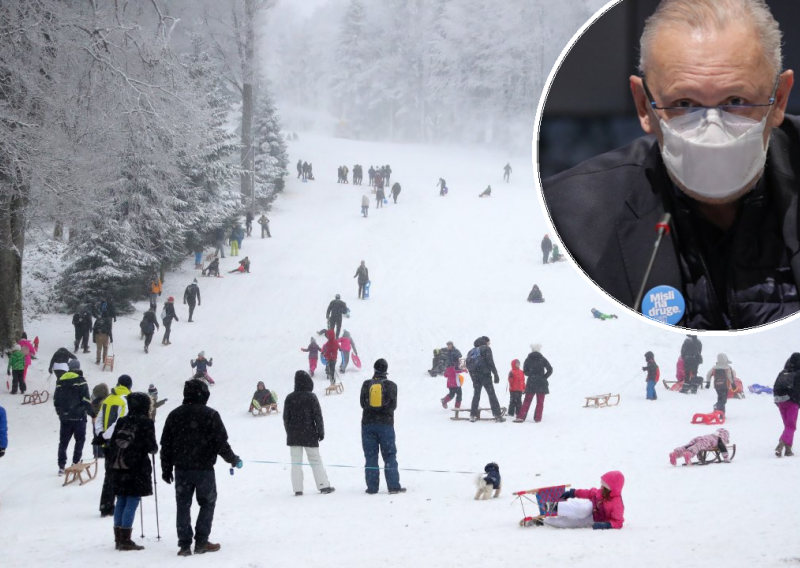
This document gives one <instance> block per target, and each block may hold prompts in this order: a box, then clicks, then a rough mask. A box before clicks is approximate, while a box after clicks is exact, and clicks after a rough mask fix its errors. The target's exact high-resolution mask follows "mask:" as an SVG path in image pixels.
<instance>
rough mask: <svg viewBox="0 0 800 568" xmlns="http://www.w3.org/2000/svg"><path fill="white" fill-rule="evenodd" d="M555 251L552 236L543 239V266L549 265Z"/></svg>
mask: <svg viewBox="0 0 800 568" xmlns="http://www.w3.org/2000/svg"><path fill="white" fill-rule="evenodd" d="M552 250H553V242H552V241H551V240H550V235H545V236H544V238H543V239H542V264H547V263H548V261H549V260H550V252H551V251H552Z"/></svg>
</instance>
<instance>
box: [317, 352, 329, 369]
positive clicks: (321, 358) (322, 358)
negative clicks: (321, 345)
mask: <svg viewBox="0 0 800 568" xmlns="http://www.w3.org/2000/svg"><path fill="white" fill-rule="evenodd" d="M319 362H320V363H322V365H323V366H325V365H327V364H328V360H327V359H326V358H325V355H323V354H322V351H320V352H319Z"/></svg>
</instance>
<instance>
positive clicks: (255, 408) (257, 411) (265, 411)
mask: <svg viewBox="0 0 800 568" xmlns="http://www.w3.org/2000/svg"><path fill="white" fill-rule="evenodd" d="M273 412H275V413H276V414H277V413H278V412H280V411H279V410H278V403H277V402H271V403H270V404H264V405H261V404H258V403H257V402H256V401H255V400H254V401H253V404H252V406H251V408H250V414H252V415H253V416H267V415H269V414H272V413H273Z"/></svg>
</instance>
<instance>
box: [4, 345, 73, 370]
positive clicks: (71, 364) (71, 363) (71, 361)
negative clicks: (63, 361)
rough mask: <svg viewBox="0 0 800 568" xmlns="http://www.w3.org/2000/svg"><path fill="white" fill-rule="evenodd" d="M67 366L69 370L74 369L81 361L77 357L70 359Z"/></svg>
mask: <svg viewBox="0 0 800 568" xmlns="http://www.w3.org/2000/svg"><path fill="white" fill-rule="evenodd" d="M15 347H16V346H15ZM68 366H69V370H70V371H76V370H78V369H80V368H81V362H80V361H78V360H77V359H70V360H69V363H68Z"/></svg>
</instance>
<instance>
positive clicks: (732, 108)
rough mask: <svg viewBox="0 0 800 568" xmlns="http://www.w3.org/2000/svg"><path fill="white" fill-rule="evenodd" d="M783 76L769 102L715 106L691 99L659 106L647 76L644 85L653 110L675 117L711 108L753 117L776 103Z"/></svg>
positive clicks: (778, 79) (643, 78) (774, 88)
mask: <svg viewBox="0 0 800 568" xmlns="http://www.w3.org/2000/svg"><path fill="white" fill-rule="evenodd" d="M780 81H781V78H780V75H779V76H778V78H777V79H775V86H774V87H773V88H772V95H771V96H770V97H769V102H768V103H736V104H727V105H718V106H714V107H705V106H694V105H693V104H692V103H691V102H689V101H682V103H685V104H680V105H678V106H668V107H663V106H658V105H657V104H656V101H655V100H654V99H653V94H652V93H651V92H650V89H649V88H648V87H647V80H646V79H645V77H644V76H643V77H642V86H643V87H644V92H645V94H646V95H647V99H648V100H649V101H650V107H651V108H652V109H653V110H662V111H664V112H665V113H666V114H667V115H668V116H669V117H670V118H674V117H676V116H686V115H687V114H689V113H693V112H697V111H706V110H709V109H717V110H721V111H724V112H728V113H731V114H735V115H738V116H745V117H748V118H751V117H753V116H756V115H758V109H760V108H764V107H771V106H772V105H774V104H775V95H776V93H777V92H778V85H779V84H780Z"/></svg>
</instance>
